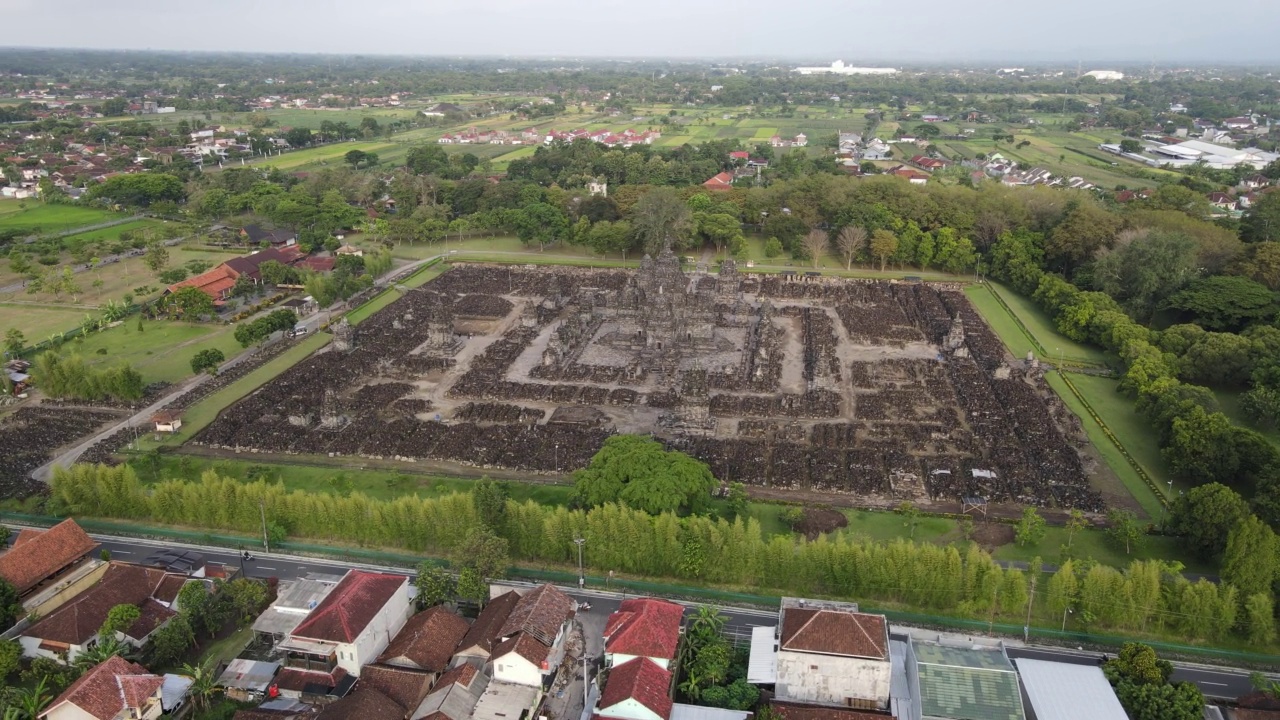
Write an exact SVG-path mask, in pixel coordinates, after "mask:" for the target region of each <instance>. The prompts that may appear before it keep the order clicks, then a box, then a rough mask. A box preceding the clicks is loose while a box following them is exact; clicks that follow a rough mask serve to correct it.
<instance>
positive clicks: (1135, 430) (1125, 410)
mask: <svg viewBox="0 0 1280 720" xmlns="http://www.w3.org/2000/svg"><path fill="white" fill-rule="evenodd" d="M1045 379H1046V380H1048V381H1049V385H1050V386H1052V387H1053V389H1054V390H1055V391H1057V393H1058V395H1060V396H1061V397H1062V400H1063V402H1065V403H1066V404H1067V407H1069V408H1071V411H1072V412H1074V413H1075V414H1076V415H1077V416H1079V417H1080V420H1081V422H1082V423H1083V424H1084V430H1085V433H1086V434H1088V436H1089V440H1090V442H1092V443H1093V446H1094V447H1095V448H1097V450H1098V453H1099V454H1100V455H1102V458H1103V460H1105V461H1106V463H1107V465H1108V466H1109V467H1110V468H1111V469H1112V471H1113V472H1115V474H1116V475H1117V476H1118V477H1119V478H1120V481H1121V482H1122V483H1124V486H1125V488H1126V489H1128V491H1129V493H1130V494H1131V495H1133V497H1134V499H1136V500H1137V501H1138V504H1139V505H1141V506H1142V509H1143V510H1145V511H1146V512H1147V515H1148V517H1149V518H1150V519H1152V520H1159V519H1160V515H1161V512H1162V510H1163V508H1162V506H1161V503H1160V498H1159V497H1157V496H1156V494H1155V493H1154V492H1152V490H1151V489H1150V488H1149V487H1147V484H1146V483H1145V482H1143V480H1142V478H1141V476H1139V475H1138V473H1137V471H1135V470H1134V469H1133V467H1132V466H1130V465H1129V463H1128V461H1127V460H1126V459H1125V457H1124V455H1123V453H1121V452H1120V450H1119V448H1117V447H1116V446H1115V443H1113V442H1112V441H1111V439H1110V438H1108V437H1107V435H1106V433H1104V432H1103V431H1102V428H1101V427H1100V426H1099V425H1098V424H1097V423H1096V422H1094V420H1093V417H1092V416H1091V415H1090V414H1089V411H1088V410H1087V409H1086V408H1085V407H1084V406H1083V405H1082V404H1081V403H1080V401H1079V399H1077V398H1076V396H1075V395H1074V394H1073V393H1072V392H1071V390H1070V389H1068V388H1067V386H1066V384H1065V383H1064V382H1063V381H1062V377H1061V376H1060V375H1059V374H1058V373H1056V372H1050V373H1047V374H1046V375H1045ZM1071 382H1072V383H1073V384H1074V385H1075V386H1076V388H1077V389H1078V390H1079V391H1080V394H1081V395H1083V396H1084V398H1085V400H1087V401H1088V402H1089V405H1090V406H1092V407H1093V409H1094V411H1095V412H1097V413H1098V416H1099V417H1101V418H1102V421H1103V422H1105V423H1106V424H1107V427H1108V428H1110V429H1111V432H1112V433H1114V434H1115V436H1116V438H1117V439H1119V441H1120V443H1121V444H1122V445H1124V447H1125V449H1126V450H1128V451H1129V454H1130V455H1131V456H1132V457H1133V458H1134V459H1135V460H1136V461H1137V462H1138V465H1140V466H1141V467H1142V469H1143V470H1145V471H1146V472H1147V475H1149V476H1151V478H1152V479H1153V480H1154V481H1155V482H1156V484H1157V486H1159V487H1161V488H1164V487H1166V485H1165V483H1167V482H1168V477H1167V474H1168V471H1167V469H1166V468H1165V464H1164V458H1163V457H1161V455H1160V448H1159V447H1158V446H1157V444H1156V438H1155V432H1154V431H1153V430H1152V429H1151V426H1150V424H1149V423H1147V421H1146V419H1145V418H1143V417H1142V416H1141V415H1139V414H1138V413H1137V412H1136V411H1135V410H1134V409H1133V402H1132V401H1131V400H1129V398H1127V397H1125V396H1123V395H1121V394H1120V393H1118V392H1116V386H1117V385H1118V382H1117V381H1116V380H1112V379H1110V378H1102V377H1094V376H1091V375H1080V374H1076V373H1073V374H1072V375H1071Z"/></svg>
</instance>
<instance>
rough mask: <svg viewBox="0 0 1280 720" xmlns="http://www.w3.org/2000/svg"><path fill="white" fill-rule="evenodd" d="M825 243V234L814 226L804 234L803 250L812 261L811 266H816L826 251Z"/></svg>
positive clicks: (826, 240)
mask: <svg viewBox="0 0 1280 720" xmlns="http://www.w3.org/2000/svg"><path fill="white" fill-rule="evenodd" d="M827 243H828V239H827V234H826V233H825V232H823V231H821V230H818V229H816V228H815V229H813V230H810V231H809V234H807V235H805V236H804V251H805V254H807V255H808V256H809V259H810V260H811V261H813V267H815V268H816V267H818V265H819V264H820V263H821V262H822V256H823V254H824V253H826V251H827Z"/></svg>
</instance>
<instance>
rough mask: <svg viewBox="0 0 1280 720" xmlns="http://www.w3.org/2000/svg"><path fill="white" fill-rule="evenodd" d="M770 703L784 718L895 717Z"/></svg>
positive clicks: (865, 719)
mask: <svg viewBox="0 0 1280 720" xmlns="http://www.w3.org/2000/svg"><path fill="white" fill-rule="evenodd" d="M770 705H771V706H772V707H773V709H774V711H775V712H777V713H778V714H779V715H781V716H782V717H783V720H889V719H890V718H892V717H894V716H893V715H889V714H887V713H875V712H864V711H862V710H844V709H841V708H833V707H813V706H810V705H792V704H790V703H779V702H774V703H770Z"/></svg>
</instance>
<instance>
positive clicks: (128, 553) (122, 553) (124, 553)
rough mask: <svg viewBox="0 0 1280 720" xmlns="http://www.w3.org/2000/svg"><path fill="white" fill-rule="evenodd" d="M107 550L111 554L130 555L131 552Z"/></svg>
mask: <svg viewBox="0 0 1280 720" xmlns="http://www.w3.org/2000/svg"><path fill="white" fill-rule="evenodd" d="M107 552H110V553H112V554H113V555H132V554H133V553H132V552H130V551H128V550H108V551H107Z"/></svg>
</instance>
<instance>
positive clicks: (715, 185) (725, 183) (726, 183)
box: [702, 172, 733, 190]
mask: <svg viewBox="0 0 1280 720" xmlns="http://www.w3.org/2000/svg"><path fill="white" fill-rule="evenodd" d="M702 187H704V188H707V189H708V190H729V189H732V188H733V174H732V173H729V172H722V173H719V174H717V175H715V176H714V177H712V178H711V179H710V180H708V181H706V182H704V183H702Z"/></svg>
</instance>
